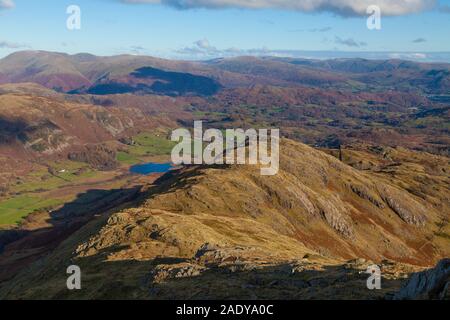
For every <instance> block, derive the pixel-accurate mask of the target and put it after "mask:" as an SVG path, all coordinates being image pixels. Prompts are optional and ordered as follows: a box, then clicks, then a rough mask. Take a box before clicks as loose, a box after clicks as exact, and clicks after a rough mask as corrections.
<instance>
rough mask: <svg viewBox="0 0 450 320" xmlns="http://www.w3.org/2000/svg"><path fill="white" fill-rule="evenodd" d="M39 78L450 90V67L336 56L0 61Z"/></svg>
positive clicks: (50, 56) (149, 84) (159, 89)
mask: <svg viewBox="0 0 450 320" xmlns="http://www.w3.org/2000/svg"><path fill="white" fill-rule="evenodd" d="M8 82H36V83H39V84H41V85H44V86H46V87H47V88H51V89H54V90H57V91H60V92H69V93H94V94H114V93H127V92H133V93H137V94H148V93H156V94H165V95H172V96H179V95H200V96H207V95H212V94H214V93H216V92H218V91H219V90H220V89H221V88H230V87H242V86H244V87H245V86H250V85H255V84H263V85H279V86H294V85H306V86H313V87H321V88H335V89H345V90H347V89H348V90H354V91H379V90H399V91H408V92H422V93H426V94H443V93H448V92H450V64H446V63H419V62H412V61H406V60H396V59H391V60H368V59H360V58H358V59H354V58H352V59H347V58H339V59H332V60H312V59H297V58H278V57H260V58H257V57H238V58H224V59H214V60H210V61H197V62H189V61H173V60H165V59H159V58H153V57H146V56H132V55H120V56H112V57H98V56H94V55H91V54H75V55H68V54H64V53H54V52H45V51H23V52H17V53H13V54H11V55H9V56H7V57H5V58H3V59H2V60H0V83H8Z"/></svg>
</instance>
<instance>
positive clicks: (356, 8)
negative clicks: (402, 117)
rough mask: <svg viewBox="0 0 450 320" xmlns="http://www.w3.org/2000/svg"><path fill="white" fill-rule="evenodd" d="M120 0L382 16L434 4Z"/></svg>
mask: <svg viewBox="0 0 450 320" xmlns="http://www.w3.org/2000/svg"><path fill="white" fill-rule="evenodd" d="M121 1H122V2H124V3H134V4H137V3H150V4H163V5H167V6H171V7H175V8H178V9H193V8H207V9H221V8H244V9H283V10H293V11H301V12H331V13H334V14H338V15H341V16H361V15H366V14H367V13H366V10H367V7H368V6H370V5H377V6H379V7H380V8H381V12H382V14H383V15H385V16H400V15H407V14H411V13H417V12H421V11H425V10H428V9H431V8H434V7H435V6H436V4H437V0H121Z"/></svg>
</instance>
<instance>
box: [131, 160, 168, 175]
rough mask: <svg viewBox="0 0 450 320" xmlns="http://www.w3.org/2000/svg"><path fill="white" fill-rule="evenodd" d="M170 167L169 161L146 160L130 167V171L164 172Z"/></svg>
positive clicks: (145, 173) (144, 172)
mask: <svg viewBox="0 0 450 320" xmlns="http://www.w3.org/2000/svg"><path fill="white" fill-rule="evenodd" d="M171 168H172V164H171V163H156V162H148V163H143V164H137V165H134V166H131V167H130V172H132V173H137V174H143V175H149V174H152V173H164V172H167V171H169V170H170V169H171Z"/></svg>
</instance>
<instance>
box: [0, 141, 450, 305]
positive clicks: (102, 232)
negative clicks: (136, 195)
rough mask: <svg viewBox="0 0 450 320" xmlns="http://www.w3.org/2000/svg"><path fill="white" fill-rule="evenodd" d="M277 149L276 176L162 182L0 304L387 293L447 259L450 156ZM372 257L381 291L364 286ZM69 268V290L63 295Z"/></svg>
mask: <svg viewBox="0 0 450 320" xmlns="http://www.w3.org/2000/svg"><path fill="white" fill-rule="evenodd" d="M280 151H281V154H280V171H279V173H278V174H277V175H275V176H261V175H260V171H259V168H258V167H257V166H249V165H248V166H247V165H236V166H213V167H211V166H210V167H208V166H191V167H186V168H182V169H179V170H177V171H174V172H170V173H168V174H167V175H165V176H163V177H162V178H161V179H160V180H159V181H158V182H157V183H155V184H154V185H150V186H146V187H144V188H143V189H142V194H141V197H140V200H138V201H136V202H133V203H132V204H130V205H129V206H128V208H126V209H120V210H116V211H113V212H111V211H109V212H104V214H103V215H102V216H100V217H98V218H97V219H95V220H93V221H92V222H91V223H89V224H87V225H86V226H84V227H83V228H81V229H80V230H79V231H77V232H76V233H74V234H73V235H72V236H71V237H70V238H68V239H67V240H66V241H64V242H63V243H62V244H61V245H60V246H59V247H58V248H56V249H55V250H54V252H52V253H51V254H49V255H48V256H47V257H45V258H44V259H42V260H41V261H38V262H37V263H35V264H33V265H32V266H31V268H28V269H27V270H23V271H22V272H20V273H19V274H18V275H17V276H16V277H15V278H13V279H12V280H10V281H9V282H4V283H2V284H0V297H1V298H141V299H149V298H153V299H155V298H156V299H158V298H284V299H286V298H353V299H361V298H383V297H384V298H386V297H388V296H389V295H391V294H393V292H394V291H396V290H398V289H399V286H400V284H401V282H402V279H403V278H404V277H407V275H408V274H409V273H411V272H413V271H417V270H420V269H421V268H422V267H427V266H431V265H433V264H435V263H436V262H437V261H438V260H439V259H441V258H443V257H448V256H449V255H450V238H449V226H448V219H449V212H450V206H449V199H448V182H449V172H448V159H447V158H445V157H439V156H430V155H428V154H424V153H418V152H411V151H406V150H403V149H398V150H396V149H386V150H384V151H383V150H381V151H380V150H379V149H370V148H369V147H367V146H361V147H360V148H359V149H358V148H354V149H352V150H344V157H343V161H340V160H338V159H337V158H336V157H333V156H332V155H329V154H327V153H325V152H322V151H319V150H316V149H313V148H311V147H308V146H306V145H303V144H300V143H297V142H294V141H291V140H287V139H283V140H282V144H281V146H280ZM345 162H347V163H348V164H346V163H345ZM349 164H350V165H349ZM389 168H391V169H389ZM405 170H410V172H413V173H414V174H410V175H406V174H405V172H406V171H405ZM397 176H398V177H399V178H398V179H393V177H397ZM372 262H376V263H379V264H380V265H381V266H382V270H383V277H384V278H383V279H384V280H383V283H384V286H383V290H381V291H370V290H367V288H366V287H365V279H366V278H367V276H366V275H364V274H363V272H364V271H365V268H366V267H367V266H368V265H369V264H371V263H372ZM71 264H77V265H79V266H80V267H81V270H82V275H83V287H82V290H80V291H76V292H71V291H68V290H67V289H66V284H65V279H66V274H65V269H66V268H67V266H69V265H71Z"/></svg>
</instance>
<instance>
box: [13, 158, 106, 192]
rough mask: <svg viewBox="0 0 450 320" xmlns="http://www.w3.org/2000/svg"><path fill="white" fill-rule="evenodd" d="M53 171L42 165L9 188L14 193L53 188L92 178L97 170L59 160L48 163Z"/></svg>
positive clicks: (82, 164)
mask: <svg viewBox="0 0 450 320" xmlns="http://www.w3.org/2000/svg"><path fill="white" fill-rule="evenodd" d="M49 167H51V168H52V171H53V173H50V172H49V169H48V168H46V167H42V168H40V169H39V170H36V171H34V172H33V173H31V174H30V175H28V176H27V179H26V182H21V183H19V184H17V185H15V186H13V187H12V188H11V191H13V192H15V193H16V194H22V193H26V192H36V191H46V190H53V189H56V188H59V187H63V186H66V185H70V184H72V183H74V182H76V181H80V180H83V179H87V178H92V177H94V176H95V175H96V174H98V172H96V171H95V170H93V169H91V168H89V166H88V165H87V164H85V163H80V162H75V161H61V162H54V163H50V164H49Z"/></svg>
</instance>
